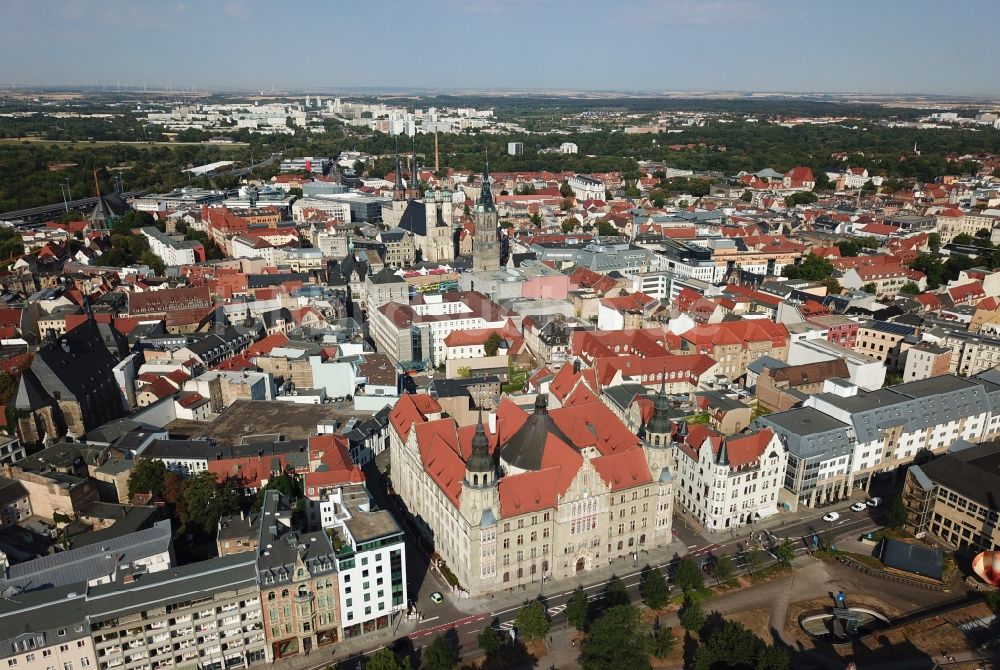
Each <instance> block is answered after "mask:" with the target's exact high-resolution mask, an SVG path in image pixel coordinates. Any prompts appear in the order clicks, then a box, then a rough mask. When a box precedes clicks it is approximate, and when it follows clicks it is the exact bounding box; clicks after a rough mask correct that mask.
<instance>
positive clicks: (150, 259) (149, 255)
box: [139, 251, 167, 277]
mask: <svg viewBox="0 0 1000 670" xmlns="http://www.w3.org/2000/svg"><path fill="white" fill-rule="evenodd" d="M139 262H140V263H142V264H143V265H146V266H149V269H150V270H152V271H153V273H154V274H155V275H156V276H157V277H162V276H163V272H164V270H166V269H167V266H166V265H165V264H164V263H163V259H162V258H160V257H159V256H157V255H156V254H154V253H153V252H152V251H144V252H142V255H141V256H139Z"/></svg>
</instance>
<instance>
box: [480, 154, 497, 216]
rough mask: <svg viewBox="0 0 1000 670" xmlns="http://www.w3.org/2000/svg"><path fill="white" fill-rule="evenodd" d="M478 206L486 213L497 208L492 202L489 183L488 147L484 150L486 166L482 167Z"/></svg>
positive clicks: (491, 190)
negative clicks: (481, 183)
mask: <svg viewBox="0 0 1000 670" xmlns="http://www.w3.org/2000/svg"><path fill="white" fill-rule="evenodd" d="M479 206H480V207H481V208H482V209H483V210H484V211H488V212H491V211H493V210H495V209H496V208H497V206H496V204H495V203H494V202H493V185H492V183H491V182H490V150H489V148H488V147H487V149H486V164H485V166H484V167H483V186H482V189H481V190H480V191H479Z"/></svg>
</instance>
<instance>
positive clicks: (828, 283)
mask: <svg viewBox="0 0 1000 670" xmlns="http://www.w3.org/2000/svg"><path fill="white" fill-rule="evenodd" d="M819 283H820V284H822V285H823V286H825V287H826V292H827V293H828V294H829V295H840V292H841V291H843V290H844V288H843V287H842V286H841V285H840V282H839V281H837V280H836V278H834V277H827V278H826V279H820V280H819Z"/></svg>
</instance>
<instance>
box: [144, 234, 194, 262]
mask: <svg viewBox="0 0 1000 670" xmlns="http://www.w3.org/2000/svg"><path fill="white" fill-rule="evenodd" d="M139 231H140V232H141V233H142V235H143V237H145V238H146V241H147V242H148V243H149V250H150V251H152V252H153V253H154V254H155V255H156V256H157V257H158V258H159V259H160V260H162V261H163V264H164V265H167V266H176V265H192V264H194V263H197V262H198V261H200V260H202V259H203V258H204V253H205V251H204V248H203V247H202V245H201V242H192V241H190V240H184V239H182V238H180V237H174V236H172V235H167V234H166V233H161V232H160V231H159V229H157V228H153V227H152V226H144V227H143V228H140V229H139ZM199 250H201V258H199V255H198V251H199Z"/></svg>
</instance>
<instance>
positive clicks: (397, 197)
mask: <svg viewBox="0 0 1000 670" xmlns="http://www.w3.org/2000/svg"><path fill="white" fill-rule="evenodd" d="M395 176H396V179H395V183H394V184H393V186H392V199H393V201H394V202H403V201H405V200H407V197H406V187H404V186H403V169H402V167H400V165H399V140H396V175H395Z"/></svg>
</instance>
